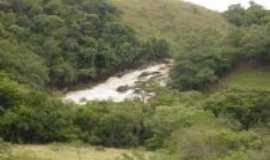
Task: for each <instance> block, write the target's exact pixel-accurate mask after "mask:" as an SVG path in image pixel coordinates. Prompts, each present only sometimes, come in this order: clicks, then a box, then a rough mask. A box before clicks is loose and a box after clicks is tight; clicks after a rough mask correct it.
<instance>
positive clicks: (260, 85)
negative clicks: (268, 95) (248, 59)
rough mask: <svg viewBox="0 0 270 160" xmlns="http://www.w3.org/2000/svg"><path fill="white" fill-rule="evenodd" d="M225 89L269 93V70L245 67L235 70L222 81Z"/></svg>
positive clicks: (267, 68) (266, 68)
mask: <svg viewBox="0 0 270 160" xmlns="http://www.w3.org/2000/svg"><path fill="white" fill-rule="evenodd" d="M224 84H225V86H226V87H229V88H240V89H255V90H266V91H270V68H269V67H251V66H245V67H241V68H239V69H236V70H235V71H234V72H233V73H232V74H230V75H229V76H228V77H227V78H226V79H225V81H224Z"/></svg>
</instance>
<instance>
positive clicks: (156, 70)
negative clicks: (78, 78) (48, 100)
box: [64, 63, 171, 104]
mask: <svg viewBox="0 0 270 160" xmlns="http://www.w3.org/2000/svg"><path fill="white" fill-rule="evenodd" d="M170 66H171V65H169V64H165V63H163V64H155V65H152V66H148V67H145V68H141V69H137V70H130V71H128V72H126V73H123V74H121V75H120V74H118V75H115V76H112V77H110V78H109V79H107V80H106V81H105V82H103V83H100V84H97V85H96V86H94V87H92V88H88V89H83V90H78V91H72V92H69V93H67V94H66V95H65V97H64V100H65V101H71V102H74V103H77V104H85V103H87V102H89V101H113V102H123V101H125V100H132V99H134V98H140V97H141V96H142V94H144V96H145V95H146V96H147V97H148V98H149V97H152V96H154V93H145V92H142V91H140V92H138V88H137V87H136V86H137V85H136V84H137V83H139V82H147V81H157V82H158V83H159V84H160V85H163V86H164V85H166V82H167V80H168V75H169V70H170Z"/></svg>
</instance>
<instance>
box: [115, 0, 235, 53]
mask: <svg viewBox="0 0 270 160" xmlns="http://www.w3.org/2000/svg"><path fill="white" fill-rule="evenodd" d="M110 1H111V2H112V4H114V5H115V6H116V7H117V8H118V9H119V10H120V11H121V12H122V14H123V16H122V17H123V18H122V23H124V24H128V25H129V26H130V27H131V28H133V29H135V31H136V33H137V34H136V35H137V37H138V38H139V39H142V40H148V39H151V38H152V37H156V38H161V39H166V40H167V41H168V42H169V43H170V44H171V48H172V51H173V54H176V55H178V54H179V51H180V50H183V46H186V45H189V44H190V43H191V39H193V38H195V37H196V38H202V39H204V38H205V37H208V38H209V37H212V38H213V40H216V39H217V38H219V37H223V36H226V35H227V34H228V33H229V32H230V28H231V25H230V24H229V23H228V22H227V21H226V20H225V18H223V17H222V16H221V15H219V14H217V13H215V12H213V11H210V10H207V9H205V8H202V7H199V6H195V5H192V4H189V3H186V2H183V1H179V0H110ZM209 33H210V34H209ZM192 42H194V41H192ZM214 42H215V41H214Z"/></svg>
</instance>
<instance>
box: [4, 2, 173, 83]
mask: <svg viewBox="0 0 270 160" xmlns="http://www.w3.org/2000/svg"><path fill="white" fill-rule="evenodd" d="M0 7H1V12H0V32H1V36H0V48H1V49H0V59H1V60H0V68H1V70H4V71H5V72H7V73H9V74H10V77H11V78H12V79H15V80H16V81H19V82H23V83H26V84H28V85H32V86H33V87H35V88H44V87H46V86H48V85H52V86H55V87H61V88H63V87H68V86H69V85H73V84H78V83H79V82H85V81H89V80H95V79H99V78H101V77H102V76H105V75H108V74H112V73H113V72H115V71H117V70H119V69H120V68H122V67H131V66H134V65H138V64H141V63H143V61H144V60H146V59H148V60H150V59H151V58H152V56H154V57H153V58H160V57H164V56H168V53H169V51H168V50H167V48H168V46H167V45H168V44H167V42H166V41H165V40H156V41H151V42H146V43H145V44H144V43H142V42H140V41H138V40H137V39H136V38H135V35H134V34H135V33H134V31H133V30H132V29H130V28H129V27H127V26H126V25H123V24H120V20H119V19H120V18H119V12H118V10H117V9H116V8H115V7H113V6H112V5H111V4H109V3H108V2H107V1H105V0H101V1H97V0H82V1H78V2H75V1H70V0H57V1H55V0H49V1H48V0H38V1H36V0H20V1H18V0H11V1H10V0H2V1H1V2H0ZM156 43H157V44H156ZM160 44H161V45H160ZM158 47H162V48H158ZM149 49H152V50H153V51H158V52H155V54H159V53H161V52H162V53H161V54H162V55H161V56H159V55H151V54H153V53H152V52H148V51H149ZM160 49H161V50H160ZM159 50H160V51H159ZM148 53H149V54H148Z"/></svg>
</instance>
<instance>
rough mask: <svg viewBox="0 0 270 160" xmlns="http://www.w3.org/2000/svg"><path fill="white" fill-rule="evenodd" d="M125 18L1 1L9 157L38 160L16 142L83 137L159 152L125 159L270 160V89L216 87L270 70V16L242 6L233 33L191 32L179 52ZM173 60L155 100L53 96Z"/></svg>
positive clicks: (2, 115)
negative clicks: (243, 68)
mask: <svg viewBox="0 0 270 160" xmlns="http://www.w3.org/2000/svg"><path fill="white" fill-rule="evenodd" d="M121 15H122V13H121V11H119V10H118V9H117V8H116V7H115V6H114V5H112V4H111V3H110V2H109V1H106V0H0V137H1V139H2V140H0V160H2V159H3V160H11V159H12V160H17V159H18V160H19V159H20V160H24V159H27V160H28V158H27V157H19V158H18V157H16V155H13V154H12V152H10V150H12V145H13V144H48V143H55V142H58V143H64V144H70V143H73V142H78V141H79V142H80V143H81V144H90V145H95V146H101V147H115V148H127V149H129V148H139V147H141V148H144V150H146V151H150V152H152V153H153V155H152V156H150V157H144V156H143V155H134V156H127V155H126V156H124V157H123V158H122V159H121V160H136V159H137V160H145V159H149V160H150V159H151V160H152V159H153V160H176V159H178V160H269V158H270V134H269V133H270V92H269V91H268V90H264V89H242V88H222V87H216V86H218V85H219V84H220V83H221V82H222V81H223V79H224V78H225V77H226V76H227V75H228V74H229V73H231V72H233V71H234V69H235V67H236V66H237V65H238V64H241V63H243V62H244V63H252V64H256V65H259V66H262V67H265V68H267V66H268V63H269V61H270V52H269V49H270V45H269V44H270V38H269V34H270V28H269V27H270V11H269V10H266V9H264V8H263V7H262V6H260V5H258V4H256V3H253V2H251V6H250V7H249V8H247V9H245V8H243V7H242V6H241V5H232V6H231V7H230V8H229V9H228V10H227V11H226V12H224V13H223V15H222V16H223V17H224V18H225V19H226V20H227V21H228V22H229V23H230V24H231V25H232V27H231V28H232V29H231V31H230V32H229V33H228V34H227V35H226V36H220V38H219V39H216V36H215V37H211V36H210V35H209V36H205V37H203V38H201V37H198V36H194V35H191V36H187V37H185V38H187V39H186V41H187V42H190V43H189V44H188V45H185V46H183V47H182V48H183V49H181V50H178V53H171V52H170V51H171V45H170V43H169V42H167V41H166V40H164V39H159V38H150V39H148V40H141V39H138V37H137V36H136V35H137V33H136V31H135V30H133V29H132V28H130V27H129V26H127V25H124V24H123V23H122V22H121V21H120V19H121ZM210 33H212V32H210ZM199 35H201V34H199ZM204 35H207V33H204ZM173 50H174V52H175V49H173ZM176 52H177V51H176ZM172 55H173V56H172ZM168 57H171V58H173V59H174V63H175V64H174V66H173V69H172V71H171V74H170V82H169V84H168V86H167V87H162V86H159V85H158V84H156V83H154V82H153V83H149V84H148V85H147V86H145V89H146V90H149V91H151V92H155V93H157V94H156V96H155V97H154V98H152V99H151V100H149V102H148V103H143V102H141V101H140V100H134V101H126V102H121V103H114V102H110V101H108V102H89V103H87V104H86V105H77V104H74V103H67V102H63V101H62V100H61V97H53V96H52V95H51V94H50V93H49V92H50V91H49V89H50V88H51V87H53V88H58V89H62V88H66V87H67V88H68V87H70V86H73V85H78V84H81V83H87V82H91V81H97V80H99V79H103V78H106V77H108V76H109V75H112V74H114V73H116V72H117V71H120V70H121V69H122V68H132V67H136V66H139V65H142V64H145V63H149V61H161V60H163V59H164V58H168ZM213 88H215V89H213ZM216 88H217V89H216ZM11 143H12V144H11ZM63 157H64V155H63ZM134 157H135V158H134ZM29 159H30V158H29ZM38 160H39V159H38Z"/></svg>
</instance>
